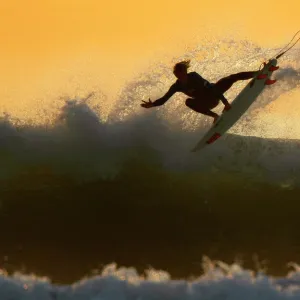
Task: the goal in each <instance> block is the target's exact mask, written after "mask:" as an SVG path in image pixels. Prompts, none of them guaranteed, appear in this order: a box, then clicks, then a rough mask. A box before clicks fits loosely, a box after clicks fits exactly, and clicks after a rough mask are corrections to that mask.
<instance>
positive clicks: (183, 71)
mask: <svg viewBox="0 0 300 300" xmlns="http://www.w3.org/2000/svg"><path fill="white" fill-rule="evenodd" d="M190 62H191V61H190V60H184V61H181V62H179V63H177V64H176V65H175V66H174V68H173V74H174V75H175V76H176V77H177V78H178V79H179V80H185V79H186V78H187V70H188V68H189V67H190Z"/></svg>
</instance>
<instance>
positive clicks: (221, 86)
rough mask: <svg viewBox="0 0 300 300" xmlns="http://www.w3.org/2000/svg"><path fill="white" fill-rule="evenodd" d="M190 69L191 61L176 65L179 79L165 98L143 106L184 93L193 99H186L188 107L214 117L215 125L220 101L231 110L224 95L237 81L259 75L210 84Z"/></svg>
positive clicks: (234, 76) (241, 75) (240, 75)
mask: <svg viewBox="0 0 300 300" xmlns="http://www.w3.org/2000/svg"><path fill="white" fill-rule="evenodd" d="M189 67H190V60H185V61H181V62H179V63H177V64H175V66H174V68H173V74H174V75H175V76H176V77H177V80H176V82H175V83H174V84H172V85H171V87H170V88H169V90H168V91H167V93H166V94H165V95H164V96H163V97H161V98H159V99H157V100H156V101H153V102H152V101H151V100H150V98H149V101H142V102H143V103H142V104H141V106H142V107H144V108H151V107H156V106H160V105H163V104H164V103H165V102H166V101H168V99H169V98H171V97H172V96H173V95H174V94H175V93H177V92H182V93H184V94H185V95H187V96H189V97H191V98H188V99H186V101H185V104H186V106H188V107H189V108H191V109H192V110H194V111H196V112H198V113H201V114H203V115H207V116H210V117H212V118H213V119H214V121H213V122H214V123H215V122H216V121H217V119H218V117H219V115H218V114H216V113H215V112H213V111H211V110H212V109H213V108H215V107H217V106H218V104H219V103H220V100H221V101H222V103H223V104H224V106H225V107H224V110H229V109H230V108H231V105H230V104H229V102H228V101H227V99H226V98H225V97H224V95H223V94H224V93H225V92H226V91H227V90H229V89H230V88H231V86H232V85H233V84H234V83H235V82H236V81H238V80H247V79H251V78H253V77H254V76H255V75H256V73H257V72H256V71H251V72H240V73H236V74H232V75H229V76H227V77H224V78H222V79H220V80H219V81H217V82H216V83H210V82H209V81H207V80H206V79H204V78H203V77H202V76H201V75H199V74H198V73H196V72H189V73H188V68H189Z"/></svg>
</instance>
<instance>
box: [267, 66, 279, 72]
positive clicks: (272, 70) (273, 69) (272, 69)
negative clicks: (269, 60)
mask: <svg viewBox="0 0 300 300" xmlns="http://www.w3.org/2000/svg"><path fill="white" fill-rule="evenodd" d="M278 69H279V66H277V67H275V66H270V67H269V71H270V72H274V71H276V70H278Z"/></svg>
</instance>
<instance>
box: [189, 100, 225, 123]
mask: <svg viewBox="0 0 300 300" xmlns="http://www.w3.org/2000/svg"><path fill="white" fill-rule="evenodd" d="M185 105H186V106H187V107H189V108H191V109H192V110H194V111H196V112H198V113H200V114H203V115H206V116H210V117H212V118H214V122H216V120H217V119H218V117H219V115H218V114H216V113H215V112H213V111H211V110H210V109H209V108H208V107H207V106H206V105H205V106H204V105H203V104H202V103H201V102H200V100H199V99H194V98H188V99H186V101H185Z"/></svg>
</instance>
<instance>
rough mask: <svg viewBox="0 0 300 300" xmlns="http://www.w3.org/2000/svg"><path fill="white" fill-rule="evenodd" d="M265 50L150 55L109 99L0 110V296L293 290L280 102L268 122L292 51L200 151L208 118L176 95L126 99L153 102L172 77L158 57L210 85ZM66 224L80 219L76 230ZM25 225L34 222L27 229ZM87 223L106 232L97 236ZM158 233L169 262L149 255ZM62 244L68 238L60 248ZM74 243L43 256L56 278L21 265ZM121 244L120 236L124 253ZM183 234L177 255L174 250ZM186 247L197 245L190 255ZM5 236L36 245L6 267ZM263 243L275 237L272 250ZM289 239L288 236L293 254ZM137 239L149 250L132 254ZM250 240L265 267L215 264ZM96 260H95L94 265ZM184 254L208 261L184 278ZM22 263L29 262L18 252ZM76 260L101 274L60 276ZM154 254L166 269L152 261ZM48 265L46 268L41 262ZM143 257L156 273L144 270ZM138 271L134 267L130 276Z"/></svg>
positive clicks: (292, 187)
mask: <svg viewBox="0 0 300 300" xmlns="http://www.w3.org/2000/svg"><path fill="white" fill-rule="evenodd" d="M276 50H278V49H266V48H261V47H259V46H257V45H255V44H253V43H251V42H249V41H235V40H223V41H219V40H216V41H213V42H210V43H205V44H201V45H198V46H197V47H195V48H193V49H190V50H189V51H187V52H186V53H184V54H183V55H181V56H180V57H173V58H172V59H169V60H166V59H161V60H160V61H153V62H152V63H151V65H149V68H148V69H145V70H144V71H143V72H142V73H141V74H138V75H137V76H136V77H135V78H132V80H130V81H128V82H127V83H126V84H125V86H124V88H123V89H122V90H121V91H120V93H119V94H118V95H117V97H116V99H114V101H113V100H112V99H109V97H107V96H106V95H105V94H104V93H103V92H102V91H101V90H100V91H87V97H86V98H84V97H81V98H80V97H77V98H75V99H74V98H66V97H65V98H64V99H62V98H61V97H60V95H57V103H56V104H55V107H54V108H53V107H52V108H51V109H49V115H47V112H46V113H45V114H44V115H41V116H40V118H41V119H43V120H44V121H43V122H34V121H30V120H28V119H27V120H25V119H23V120H22V119H20V118H19V117H16V116H14V115H13V114H12V113H11V112H10V111H5V112H4V114H3V117H2V118H1V120H0V140H1V150H0V159H1V169H0V179H1V181H0V197H1V206H0V207H1V209H0V212H1V216H2V220H1V222H0V223H1V224H0V225H1V227H2V230H1V235H2V243H3V247H2V250H1V251H0V252H1V253H0V255H2V256H3V257H5V259H3V262H2V267H1V266H0V267H1V269H2V273H1V277H0V284H1V288H0V298H1V299H3V300H6V299H7V300H8V299H10V300H12V299H20V300H22V299H57V300H58V299H78V300H79V299H93V300H97V299H225V298H226V299H241V298H243V299H253V298H256V299H300V289H299V288H300V276H299V274H300V273H299V272H300V271H299V267H298V266H297V264H296V263H297V261H295V260H296V257H297V253H299V252H298V251H299V245H298V242H297V240H298V235H297V225H299V224H298V223H297V222H298V219H297V215H298V213H297V211H298V208H299V206H298V205H299V204H298V200H299V189H300V130H299V128H300V126H299V124H298V123H297V121H298V122H299V111H298V112H297V110H296V109H294V108H293V106H291V108H290V111H287V113H286V114H285V115H284V114H283V113H282V114H281V116H280V117H279V115H278V114H277V112H276V113H272V112H273V111H274V110H272V109H276V105H275V103H277V102H279V103H280V101H281V100H280V99H282V98H283V97H285V99H287V98H289V97H292V96H293V94H294V93H297V92H299V86H300V63H299V62H300V60H299V58H300V53H299V49H293V50H291V51H290V52H289V53H287V55H286V56H285V57H284V59H282V60H280V61H279V65H280V69H279V70H278V71H276V72H275V73H274V78H275V79H277V80H278V82H277V83H276V84H275V85H273V86H270V87H267V88H266V89H265V90H264V92H263V93H262V94H261V95H260V96H259V97H258V99H257V101H256V102H255V103H254V104H253V105H252V106H251V108H250V109H249V111H248V112H247V113H246V114H245V115H244V116H243V117H242V118H241V119H240V120H239V122H238V123H237V124H236V125H235V126H234V127H233V128H232V129H231V130H230V131H229V133H228V134H227V135H226V136H224V137H223V138H222V139H220V140H219V141H218V142H217V143H215V144H214V145H212V146H211V147H207V148H206V149H205V150H203V151H200V152H197V153H191V152H190V150H191V148H192V147H193V146H194V145H195V144H196V143H197V142H198V140H199V139H200V138H201V136H202V135H203V134H204V133H205V131H206V130H208V128H209V126H210V125H211V120H210V119H208V118H206V117H205V116H199V115H198V114H196V113H195V112H193V111H191V110H189V109H188V108H187V107H185V105H184V99H185V98H184V96H183V95H180V94H178V95H176V96H174V97H173V98H172V99H170V100H169V101H168V102H167V103H166V104H165V105H164V106H162V107H159V108H155V109H148V110H146V109H143V108H141V107H140V103H141V100H148V98H149V97H151V99H152V100H154V99H155V98H159V97H160V96H162V95H163V94H164V93H165V92H166V91H167V89H168V87H169V86H170V84H172V83H173V82H174V76H173V74H172V65H173V64H174V63H176V62H178V61H180V60H183V59H191V71H196V72H199V74H201V75H202V76H203V77H204V78H206V79H208V80H210V81H211V82H214V81H216V80H218V79H220V78H221V77H223V76H227V75H229V74H231V73H236V72H240V71H247V70H256V69H257V68H258V67H259V65H260V63H261V62H262V60H261V59H262V58H268V57H270V56H273V55H274V53H275V52H276ZM245 84H246V83H245V82H238V83H237V84H235V85H234V86H233V87H232V88H231V89H230V91H229V92H227V93H226V95H225V96H226V97H227V99H229V101H230V100H232V99H234V97H235V96H236V95H237V94H238V92H239V91H240V90H241V89H242V88H243V86H244V85H245ZM276 101H277V102H276ZM221 106H222V105H220V107H218V109H217V112H220V111H221V109H222V107H221ZM50 115H51V118H50ZM48 117H49V118H48ZM287 202H288V203H289V205H287V204H286V203H287ZM260 205H261V206H260ZM258 206H259V208H258ZM18 210H21V211H22V213H20V212H19V211H18ZM97 212H99V215H100V216H99V215H98V217H97ZM73 214H74V215H73ZM81 214H82V215H81ZM75 215H76V216H75ZM153 215H155V218H156V220H155V221H153V220H152V219H153ZM196 215H197V216H196ZM81 218H82V219H81ZM155 218H154V219H155ZM198 218H199V219H198ZM80 219H81V220H84V222H82V223H81V224H80V225H78V224H77V223H78V222H79V221H78V220H80ZM254 219H255V220H256V222H255V221H253V220H254ZM12 220H13V221H12ZM30 220H31V222H32V223H34V224H35V225H34V226H33V225H32V226H31V225H30V226H29V224H30ZM289 221H290V223H288V222H289ZM116 222H117V223H116ZM143 222H144V223H143ZM210 222H211V223H210ZM146 223H147V224H146ZM255 223H256V224H255ZM87 224H89V225H87ZM104 224H105V226H104ZM113 224H118V226H116V228H115V227H114V225H113ZM269 224H272V226H269ZM289 224H290V225H289ZM100 225H101V226H100ZM47 226H48V227H47ZM97 226H99V227H97ZM100 227H102V229H99V228H100ZM110 227H111V228H110ZM207 227H208V228H209V229H207ZM6 228H8V229H7V230H6ZM53 228H56V230H57V231H56V232H55V233H54V231H53V232H52V231H51V230H54V229H53ZM74 228H75V229H74ZM122 228H123V229H122ZM125 228H126V229H125ZM138 228H139V229H138ZM221 228H222V229H221ZM261 228H262V229H261ZM99 230H100V232H102V231H101V230H103V232H102V234H104V232H106V234H104V235H103V236H102V235H101V233H99ZM134 230H135V231H136V232H135V233H132V232H133V231H134ZM205 230H208V231H205ZM232 230H236V233H235V234H232V233H231V231H232ZM238 230H239V233H238ZM75 231H76V232H77V231H78V232H79V233H78V234H79V235H80V236H81V238H80V239H78V237H75V234H73V233H74V232H75ZM87 232H89V233H87ZM258 232H261V233H260V234H258ZM129 233H130V234H129ZM43 235H44V237H42V236H43ZM254 235H255V237H254ZM257 235H261V238H258V237H257ZM58 236H59V238H58ZM96 236H100V237H101V238H99V240H98V241H97V243H100V244H101V247H103V253H101V250H99V249H101V247H100V246H99V247H100V248H97V249H98V250H99V258H98V259H96V258H95V259H94V258H93V259H92V258H90V260H89V257H88V256H89V251H91V249H92V248H93V241H94V238H95V237H96ZM113 236H114V237H115V238H116V240H112V237H113ZM126 236H127V239H126V238H125V237H126ZM183 236H185V238H183V239H182V237H183ZM66 237H67V238H66ZM165 237H167V239H166V240H167V241H168V243H170V244H171V245H172V247H174V255H175V257H176V256H178V259H179V260H180V262H179V261H178V265H177V266H176V259H174V260H168V259H167V255H168V253H169V252H167V251H165V250H163V249H164V247H165V246H163V245H165V244H164V239H165ZM118 238H119V239H121V240H122V242H117V240H118ZM20 239H21V240H22V242H19V240H20ZM39 239H42V240H43V241H44V239H45V241H46V240H47V244H45V245H44V246H41V248H39V246H37V244H36V242H33V241H38V240H39ZM64 239H66V240H69V241H71V242H70V244H68V245H67V244H64V241H63V240H64ZM247 239H248V241H247ZM263 239H265V241H263ZM199 240H201V243H202V244H203V245H202V246H201V247H203V248H201V247H200V246H199ZM58 241H59V242H58ZM76 241H77V243H80V244H81V246H80V247H81V248H80V249H81V251H82V253H83V254H82V256H76V259H75V258H74V259H73V260H72V261H71V260H70V261H69V262H68V263H64V262H63V261H60V262H59V263H57V264H56V269H57V270H56V273H57V274H58V273H59V272H60V270H61V271H62V272H64V274H67V275H65V277H64V280H62V281H64V282H68V284H66V283H65V284H62V283H61V284H57V283H54V282H52V281H53V279H54V278H52V275H51V272H50V271H49V274H47V272H46V271H45V270H46V269H47V268H44V269H43V268H42V267H41V266H39V263H38V262H37V263H34V262H33V261H34V259H33V260H32V256H33V257H34V256H35V255H40V253H43V251H45V253H48V252H47V251H50V250H49V249H50V248H51V249H52V247H55V246H53V245H56V243H58V244H57V245H58V246H57V249H58V250H57V251H58V252H59V253H63V251H66V253H68V252H69V253H71V252H72V251H73V250H72V249H73V247H75V248H76V246H75V244H74V243H75V242H76ZM133 241H134V242H133ZM66 243H67V242H66ZM109 243H111V245H112V246H111V248H110V247H109V246H107V245H106V244H109ZM127 243H128V244H130V243H134V244H132V248H130V247H129V246H127ZM139 243H140V245H138V244H139ZM142 243H145V245H146V246H145V247H144V248H143V247H142ZM185 243H186V245H187V246H186V247H187V249H188V250H184V249H181V248H182V247H184V246H185ZM189 243H192V244H193V247H198V246H199V247H200V248H201V249H200V248H199V249H198V250H197V248H195V249H196V250H193V251H192V250H190V248H191V247H190V246H189V245H190V244H189ZM19 244H22V249H23V248H24V249H26V248H30V249H31V248H34V247H36V248H35V250H31V251H32V252H30V253H31V254H28V256H26V254H24V257H22V256H21V257H17V258H12V260H13V259H15V260H16V261H18V263H12V264H9V263H8V262H7V260H8V261H10V260H11V258H10V257H11V255H10V254H9V253H10V251H12V250H9V249H14V247H19V246H15V245H19ZM85 244H86V245H88V246H86V247H87V248H84V245H85ZM277 244H278V245H279V244H280V245H281V246H280V247H276V246H275V247H274V245H277ZM292 244H293V246H294V245H296V244H297V245H296V246H295V247H294V248H293V250H291V249H292V246H291V245H292ZM32 245H34V246H32ZM49 245H51V246H49ZM284 245H285V246H284ZM60 247H61V248H60ZM123 247H124V248H123ZM126 247H129V248H126ZM135 247H137V248H136V252H134V250H133V249H134V248H135ZM138 247H141V248H138ZM176 247H179V248H180V247H181V248H180V250H176V249H177V248H176ZM189 247H190V248H189ZM214 247H216V248H215V249H218V250H214V249H212V248H214ZM63 248H65V250H61V249H63ZM75 248H74V251H75ZM146 248H148V251H149V253H148V254H147V255H148V256H147V259H145V261H143V251H145V249H146ZM179 248H178V249H179ZM225 248H226V251H223V250H224V249H225ZM253 248H254V250H253ZM126 249H127V250H126ZM128 249H130V251H131V252H130V251H129V250H128ZM159 249H160V250H159ZM193 249H194V248H193ZM222 249H223V250H222ZM234 249H238V250H236V251H235V250H234ZM255 249H257V252H261V253H263V255H264V256H265V257H266V258H267V259H268V258H270V257H271V256H272V258H273V261H272V263H273V265H275V267H274V270H275V271H274V274H272V272H269V273H265V272H264V271H261V270H255V271H252V270H251V269H253V268H254V267H253V264H252V265H251V266H249V268H247V267H245V266H242V265H241V264H240V263H234V264H232V265H230V264H226V263H228V262H229V261H230V260H232V258H233V259H234V258H235V257H236V256H238V253H247V255H249V256H251V255H252V254H253V253H254V252H255V251H256V250H255ZM98 250H97V251H98ZM34 251H36V252H34ZM51 251H52V250H51ZM94 251H96V250H94ZM126 251H128V253H129V252H130V254H124V253H125V252H126ZM159 251H161V254H160V255H161V256H159V254H158V252H159ZM164 251H165V252H164ZM168 251H169V250H168ZM185 251H187V252H185ZM189 251H190V252H189ZM191 251H192V252H191ZM216 251H217V252H216ZM222 251H223V252H222ZM247 251H249V253H248V252H247ZM272 251H273V254H272ZM39 252H40V253H39ZM121 252H122V255H123V256H122V255H121V256H120V257H121V258H120V261H121V264H122V259H123V260H124V261H126V264H127V265H128V264H129V263H131V262H132V265H131V267H130V266H127V267H117V265H119V264H120V263H119V262H118V259H117V258H115V259H114V258H113V256H114V253H116V257H118V253H121ZM123 252H124V253H123ZM24 253H26V251H25V250H24ZM32 253H33V254H32ZM64 253H65V252H64ZM111 253H112V255H111ZM151 253H152V254H151ZM184 253H186V258H185V259H186V260H185V259H183V256H184V255H185V254H184ZM225 253H226V254H225ZM95 255H96V254H95ZM101 255H103V257H104V256H105V255H106V256H105V257H106V259H104V260H103V261H102V260H101ZM151 255H152V256H151ZM189 255H190V257H191V260H194V259H195V258H196V257H197V260H199V259H200V260H201V257H202V256H203V255H208V257H210V258H211V256H214V257H216V256H217V255H219V256H220V257H219V258H218V261H215V260H210V259H204V263H203V265H202V268H201V267H199V270H198V274H197V276H196V275H193V274H194V273H195V270H196V269H197V268H198V267H197V268H196V267H193V269H191V268H190V267H184V265H185V264H186V263H187V260H188V259H189ZM222 255H223V257H222ZM12 256H13V255H12ZM94 257H95V256H94ZM137 257H139V258H138V259H137ZM29 258H30V259H31V260H30V261H31V264H32V266H33V265H34V267H32V268H31V267H30V263H29V262H27V261H26V260H27V259H29ZM135 258H136V261H135ZM81 259H82V260H83V261H85V262H86V265H88V266H91V265H92V266H95V265H97V264H98V263H99V262H98V260H99V261H101V262H102V263H101V264H102V265H103V270H100V271H99V270H98V273H97V274H86V273H84V272H85V271H83V270H86V268H82V269H81V273H80V274H81V277H82V278H84V279H78V280H75V282H73V283H70V281H72V280H73V277H72V276H71V275H70V274H71V273H72V272H68V268H69V267H70V264H74V265H76V260H79V261H80V260H81ZM109 259H110V260H111V261H110V262H109ZM40 260H41V257H40V256H39V261H40ZM45 260H47V259H46V258H45ZM151 260H152V261H151ZM164 260H165V265H164V266H165V268H166V269H168V270H170V271H168V270H166V269H164V270H161V269H163V266H162V267H159V266H160V264H161V265H163V263H162V262H163V261H164ZM223 260H225V261H226V263H225V262H221V261H223ZM141 261H143V262H142V263H141ZM274 261H275V262H274ZM276 261H277V265H276ZM279 261H280V263H279ZM290 261H295V263H293V264H292V266H293V270H292V271H290V272H288V273H287V272H285V271H283V269H284V268H285V267H283V264H285V266H286V264H287V263H288V262H290ZM152 262H153V264H152ZM21 264H25V265H26V266H27V269H29V270H30V269H33V270H37V271H36V272H37V273H40V274H41V273H43V276H40V275H37V274H35V271H33V274H32V275H28V271H25V272H23V273H22V272H21V270H20V267H19V266H20V265H21ZM48 264H49V265H50V264H52V265H53V264H55V259H54V258H53V259H52V260H51V261H48ZM41 265H42V264H41ZM145 265H155V266H158V269H159V270H158V269H157V268H156V267H153V268H151V269H148V270H147V268H144V267H145ZM39 267H41V269H39ZM48 267H49V266H48ZM91 268H92V267H91ZM142 268H144V273H143V274H141V273H139V272H138V271H137V269H139V270H141V269H142ZM42 269H43V270H42ZM48 269H49V268H48ZM271 269H272V268H271ZM49 270H50V269H49ZM284 270H285V269H284ZM173 271H174V272H175V273H176V272H177V275H176V276H175V277H176V278H174V277H173V274H172V272H173ZM24 273H25V274H24ZM54 273H55V272H53V274H54ZM68 273H69V275H68ZM196 273H197V272H196ZM279 273H280V275H278V274H279ZM275 275H276V276H275ZM77 278H78V276H77ZM54 281H59V280H54Z"/></svg>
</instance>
